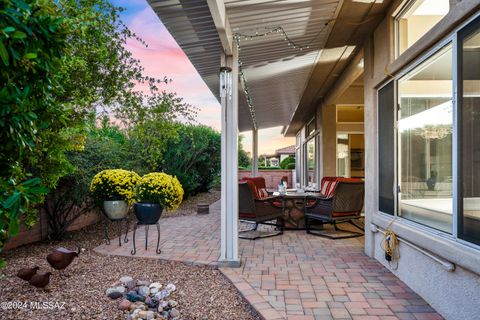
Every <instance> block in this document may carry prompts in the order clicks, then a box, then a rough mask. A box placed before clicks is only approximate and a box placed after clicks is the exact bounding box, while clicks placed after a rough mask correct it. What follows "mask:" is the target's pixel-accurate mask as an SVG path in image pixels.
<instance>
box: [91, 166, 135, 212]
mask: <svg viewBox="0 0 480 320" xmlns="http://www.w3.org/2000/svg"><path fill="white" fill-rule="evenodd" d="M139 180H140V176H139V175H138V174H136V173H135V172H133V171H127V170H123V169H109V170H103V171H100V172H99V173H97V174H96V175H95V176H94V177H93V179H92V182H91V184H90V192H91V193H92V194H93V197H94V198H95V199H96V201H97V202H99V205H101V206H102V207H103V210H104V212H105V214H106V215H107V217H108V218H109V219H110V220H119V219H123V218H125V217H126V216H127V214H128V209H129V207H130V205H131V204H132V203H133V202H134V191H135V187H136V185H137V183H138V181H139Z"/></svg>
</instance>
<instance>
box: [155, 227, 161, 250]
mask: <svg viewBox="0 0 480 320" xmlns="http://www.w3.org/2000/svg"><path fill="white" fill-rule="evenodd" d="M156 224H157V249H156V250H155V253H156V254H160V253H162V250H160V224H159V223H158V222H157V223H156Z"/></svg>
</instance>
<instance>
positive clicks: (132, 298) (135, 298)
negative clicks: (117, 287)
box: [127, 291, 145, 302]
mask: <svg viewBox="0 0 480 320" xmlns="http://www.w3.org/2000/svg"><path fill="white" fill-rule="evenodd" d="M127 299H128V300H129V301H131V302H137V301H142V302H143V301H145V297H144V296H142V295H139V294H136V293H134V292H132V291H130V292H129V293H127Z"/></svg>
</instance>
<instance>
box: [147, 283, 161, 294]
mask: <svg viewBox="0 0 480 320" xmlns="http://www.w3.org/2000/svg"><path fill="white" fill-rule="evenodd" d="M161 288H162V284H161V283H160V282H152V283H151V284H150V286H149V289H150V294H156V293H158V292H159V291H160V289H161Z"/></svg>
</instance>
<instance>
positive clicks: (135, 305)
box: [129, 301, 148, 311]
mask: <svg viewBox="0 0 480 320" xmlns="http://www.w3.org/2000/svg"><path fill="white" fill-rule="evenodd" d="M147 309H148V308H147V306H146V305H145V303H143V302H140V301H137V302H135V303H132V304H131V305H130V309H129V310H130V311H134V310H140V311H142V310H147Z"/></svg>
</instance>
